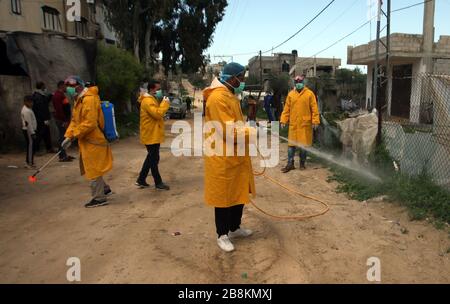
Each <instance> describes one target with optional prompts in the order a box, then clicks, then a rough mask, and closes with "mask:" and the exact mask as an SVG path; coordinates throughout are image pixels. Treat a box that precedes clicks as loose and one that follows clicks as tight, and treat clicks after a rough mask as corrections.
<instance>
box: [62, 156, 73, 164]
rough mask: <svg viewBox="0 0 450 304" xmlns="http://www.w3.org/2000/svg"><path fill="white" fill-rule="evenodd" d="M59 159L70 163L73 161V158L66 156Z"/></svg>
mask: <svg viewBox="0 0 450 304" xmlns="http://www.w3.org/2000/svg"><path fill="white" fill-rule="evenodd" d="M59 161H60V162H61V163H70V162H72V161H73V160H72V159H71V158H68V157H66V158H60V159H59Z"/></svg>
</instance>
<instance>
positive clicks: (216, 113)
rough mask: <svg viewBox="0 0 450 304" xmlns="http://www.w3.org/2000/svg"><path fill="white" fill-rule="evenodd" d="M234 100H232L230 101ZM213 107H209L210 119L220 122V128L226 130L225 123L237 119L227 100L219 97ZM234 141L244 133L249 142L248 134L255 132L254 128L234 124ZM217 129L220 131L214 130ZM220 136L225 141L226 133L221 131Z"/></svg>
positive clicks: (233, 121)
mask: <svg viewBox="0 0 450 304" xmlns="http://www.w3.org/2000/svg"><path fill="white" fill-rule="evenodd" d="M232 102H234V101H232ZM215 105H216V106H215V107H211V109H210V113H211V120H212V121H218V122H220V123H221V124H222V128H223V129H222V130H223V131H225V130H226V124H227V122H228V123H235V122H237V121H238V119H237V117H236V115H235V113H234V112H233V110H232V109H231V108H230V107H229V106H228V105H227V102H226V101H225V100H222V99H219V100H218V101H217V102H216V104H215ZM234 127H235V128H234V143H235V144H237V139H238V138H239V137H240V136H242V135H244V136H245V139H246V142H249V138H253V137H250V134H252V135H253V134H254V133H256V129H255V128H252V127H246V126H242V127H238V126H236V125H235V126H234ZM217 131H219V132H220V131H221V130H216V132H217ZM222 138H223V140H224V142H226V133H225V132H222Z"/></svg>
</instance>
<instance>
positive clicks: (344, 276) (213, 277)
mask: <svg viewBox="0 0 450 304" xmlns="http://www.w3.org/2000/svg"><path fill="white" fill-rule="evenodd" d="M170 140H171V138H168V140H167V142H166V144H164V147H165V148H164V149H163V151H162V154H161V165H160V171H161V173H162V176H163V178H164V180H165V181H166V182H167V183H168V184H170V185H171V187H172V190H171V191H170V192H156V191H154V190H153V189H150V190H138V189H136V188H135V187H134V186H133V183H134V181H135V179H136V175H137V172H138V170H139V169H140V166H141V164H142V161H143V159H144V157H145V149H144V148H143V147H142V146H141V145H140V144H139V142H138V139H137V138H129V139H126V140H123V141H121V142H119V143H116V144H114V146H113V153H114V157H115V161H114V170H113V171H112V172H111V174H109V175H108V176H107V181H108V183H109V184H110V185H111V187H112V188H113V190H114V192H115V194H114V195H113V196H112V197H111V198H110V202H111V204H110V205H109V206H107V207H102V208H97V209H85V208H84V207H83V204H84V203H85V202H86V201H88V199H89V185H88V183H87V182H86V181H85V180H84V179H83V178H82V177H80V176H79V173H78V172H79V171H78V166H77V163H71V164H61V163H57V162H56V163H53V164H52V165H51V166H50V167H49V169H48V170H46V171H45V172H44V173H43V174H42V176H40V178H39V180H38V183H36V184H33V185H32V184H29V183H28V181H27V175H29V174H30V171H28V170H26V169H22V168H18V169H15V168H8V166H10V165H16V166H21V165H22V161H23V155H22V154H8V155H1V156H0V174H1V180H0V244H1V246H0V283H19V282H20V283H67V280H66V272H67V269H68V266H66V261H67V259H68V258H69V257H78V258H80V261H81V280H82V282H83V283H367V282H368V281H367V279H366V273H367V270H368V269H369V267H368V266H366V262H367V259H368V258H370V257H378V258H379V259H380V261H381V279H382V282H383V283H410V282H414V283H438V282H439V283H450V254H448V253H447V250H448V248H449V247H450V239H449V236H448V234H447V233H445V232H443V231H438V230H436V229H435V228H434V227H433V226H431V225H430V224H428V223H425V222H409V221H408V219H407V214H406V211H405V210H404V209H402V208H400V207H396V206H393V205H391V204H388V203H383V202H369V203H360V202H355V201H351V200H348V199H347V198H346V196H345V195H341V194H336V193H335V191H334V189H335V187H336V185H335V184H333V183H328V182H327V181H326V179H327V176H328V174H329V173H328V171H327V170H326V169H325V168H322V167H320V165H310V166H309V168H308V170H307V171H303V172H301V171H298V170H296V171H294V172H292V173H291V174H289V175H281V174H280V173H279V168H275V169H270V170H269V172H268V174H269V175H271V176H273V177H275V178H276V179H277V180H279V181H281V182H283V183H286V184H288V185H290V186H292V187H296V188H297V189H300V190H302V191H304V192H305V193H308V194H311V195H314V196H316V197H319V198H321V199H323V200H326V201H327V202H329V203H330V205H331V211H330V212H329V213H327V214H326V215H325V216H322V217H320V218H316V219H312V220H308V221H304V222H280V221H274V220H272V219H271V218H268V217H266V216H264V215H262V214H260V213H259V212H258V211H256V210H255V208H253V207H251V206H249V207H248V208H247V209H246V212H245V217H244V223H245V226H247V227H249V228H251V229H253V230H254V231H255V234H254V235H253V236H252V237H251V238H250V239H248V240H240V241H237V242H236V243H235V245H236V248H237V250H236V251H235V252H233V253H231V254H226V253H224V252H221V251H220V249H219V248H218V247H217V245H216V241H215V237H216V236H215V228H214V218H213V210H212V209H210V208H209V207H207V206H205V205H204V203H203V160H202V159H201V158H194V157H192V158H175V157H173V156H172V154H171V153H170V151H169V149H167V147H169V146H170ZM285 150H286V147H282V151H281V155H284V152H285ZM71 153H72V154H74V153H75V151H74V150H72V151H71ZM45 160H46V158H45V157H38V159H37V161H38V163H40V164H42V163H43V162H44V161H45ZM280 167H281V164H280ZM149 181H150V179H149ZM256 186H257V191H258V197H257V199H256V202H257V203H258V205H259V206H260V207H263V208H264V209H267V210H270V211H271V212H274V213H277V214H286V215H292V214H297V213H302V212H304V211H305V210H313V209H315V210H317V209H318V208H320V206H316V205H314V203H312V202H310V201H307V200H304V199H300V198H298V197H295V196H292V195H290V194H287V193H286V192H285V191H284V190H282V189H280V188H279V187H278V186H275V185H272V184H270V183H269V182H268V181H267V180H265V179H264V178H257V180H256ZM405 229H406V230H407V231H408V233H405V232H406V230H405ZM176 231H178V232H181V235H180V236H172V233H173V232H176Z"/></svg>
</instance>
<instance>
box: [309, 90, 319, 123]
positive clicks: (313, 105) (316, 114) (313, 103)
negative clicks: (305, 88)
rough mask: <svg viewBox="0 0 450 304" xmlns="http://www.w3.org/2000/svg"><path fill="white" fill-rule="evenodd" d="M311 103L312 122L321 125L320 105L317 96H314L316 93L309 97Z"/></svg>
mask: <svg viewBox="0 0 450 304" xmlns="http://www.w3.org/2000/svg"><path fill="white" fill-rule="evenodd" d="M309 104H310V107H311V114H312V124H313V125H320V114H319V107H318V106H317V100H316V96H314V94H311V97H310V99H309Z"/></svg>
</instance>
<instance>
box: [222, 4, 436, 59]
mask: <svg viewBox="0 0 450 304" xmlns="http://www.w3.org/2000/svg"><path fill="white" fill-rule="evenodd" d="M334 1H335V0H333V1H331V2H330V3H328V5H327V6H326V7H325V8H324V9H322V11H320V12H319V14H317V15H316V16H315V17H314V18H313V19H311V20H310V21H309V22H308V23H307V24H306V25H305V26H303V27H302V28H301V29H300V30H299V31H298V32H297V33H295V34H294V35H292V36H291V37H289V38H288V39H287V40H285V41H284V42H282V43H281V44H279V45H278V46H276V47H274V48H273V49H276V48H278V47H280V46H281V45H283V44H285V43H286V42H288V41H289V40H290V39H292V38H293V37H295V36H296V35H298V34H299V33H300V32H301V31H302V30H303V29H305V28H306V27H307V26H308V25H309V24H311V23H312V22H313V21H314V20H315V19H317V17H319V16H320V15H321V14H322V13H323V12H324V11H325V10H326V9H327V8H328V7H329V6H330V5H331V4H332V3H333V2H334ZM430 1H433V0H427V1H423V2H419V3H416V4H412V5H408V6H405V7H401V8H398V9H395V10H392V11H391V13H395V12H399V11H403V10H407V9H410V8H413V7H415V6H418V5H421V4H425V3H428V2H430ZM375 17H376V16H375ZM375 17H372V18H371V19H370V20H368V21H367V22H365V23H364V24H362V25H360V26H359V27H358V28H356V29H355V30H354V31H352V32H351V33H349V34H347V35H346V36H344V37H342V38H341V39H339V40H338V41H336V42H334V43H333V44H331V45H330V46H328V47H326V48H324V49H323V50H321V51H319V52H317V53H316V54H314V55H312V56H310V57H306V58H305V59H311V58H314V57H315V56H317V55H319V54H321V53H323V52H325V51H327V50H329V49H330V48H332V47H333V46H335V45H336V44H338V43H339V42H341V41H342V40H344V39H346V38H348V37H349V36H351V35H353V34H354V33H356V32H357V31H359V30H360V29H361V28H363V27H364V26H366V25H367V24H369V23H370V22H371V21H372V20H373V19H374V18H375ZM339 18H340V17H338V18H337V19H339ZM313 39H315V38H313ZM271 51H272V48H271V49H269V50H267V51H265V52H262V54H265V53H268V52H271ZM258 53H259V51H255V52H247V53H240V54H233V55H232V56H247V55H252V54H255V55H256V54H258ZM230 56H231V55H230ZM304 61H305V60H304ZM304 61H301V62H299V63H302V62H304ZM297 64H298V63H297ZM297 64H296V65H297Z"/></svg>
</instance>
